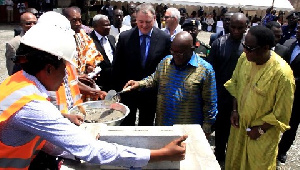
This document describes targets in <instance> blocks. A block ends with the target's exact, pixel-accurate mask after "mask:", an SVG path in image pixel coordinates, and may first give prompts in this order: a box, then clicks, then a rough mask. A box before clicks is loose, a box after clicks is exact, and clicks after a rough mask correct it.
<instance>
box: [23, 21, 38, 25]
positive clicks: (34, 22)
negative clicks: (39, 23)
mask: <svg viewBox="0 0 300 170" xmlns="http://www.w3.org/2000/svg"><path fill="white" fill-rule="evenodd" d="M35 24H36V21H31V22H25V23H24V25H35Z"/></svg>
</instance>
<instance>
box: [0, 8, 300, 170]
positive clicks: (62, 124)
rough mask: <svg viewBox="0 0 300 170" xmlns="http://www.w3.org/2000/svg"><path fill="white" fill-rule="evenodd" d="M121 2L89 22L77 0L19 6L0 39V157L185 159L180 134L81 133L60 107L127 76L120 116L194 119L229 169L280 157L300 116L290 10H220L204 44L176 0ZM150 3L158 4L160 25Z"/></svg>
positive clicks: (16, 162)
mask: <svg viewBox="0 0 300 170" xmlns="http://www.w3.org/2000/svg"><path fill="white" fill-rule="evenodd" d="M129 7H130V8H129V9H130V10H129V13H128V15H126V16H124V12H123V10H122V9H114V10H113V12H112V16H111V17H110V16H109V15H108V13H107V14H105V13H102V14H97V15H95V16H94V17H93V20H92V28H91V27H89V26H85V25H83V24H82V20H81V19H82V18H81V9H80V8H78V7H76V6H72V7H68V8H65V9H63V11H62V15H61V14H59V13H56V12H47V13H45V14H43V15H42V16H41V17H40V18H36V16H35V15H33V14H32V13H30V12H25V13H24V14H22V15H21V23H20V24H21V27H22V31H21V33H20V35H18V36H16V37H14V38H13V39H12V40H11V41H9V42H8V43H7V45H6V54H5V56H6V61H7V70H8V74H9V75H10V77H8V78H7V79H6V80H5V81H4V82H3V83H2V84H1V85H0V90H1V91H5V93H2V94H0V108H1V109H0V110H1V112H2V113H1V114H0V131H1V133H0V145H1V148H2V147H3V148H5V152H3V154H2V155H1V153H0V155H1V157H2V158H5V159H1V160H0V168H2V167H4V168H5V167H10V168H15V166H18V167H21V168H29V169H36V168H38V169H41V166H45V162H55V163H54V164H55V166H58V165H57V164H59V161H57V160H59V159H56V156H62V153H64V155H63V156H62V157H68V158H70V157H72V156H71V155H73V156H75V157H76V158H79V159H82V160H85V161H89V162H92V163H95V164H111V165H119V166H125V167H142V166H144V165H146V164H147V162H148V161H162V160H182V159H184V155H185V145H184V143H182V142H183V141H184V140H185V139H186V138H187V136H183V137H181V138H179V139H177V140H174V141H172V142H171V143H170V144H168V145H166V146H165V147H163V148H161V149H159V150H147V149H140V148H131V147H125V146H120V145H116V144H110V143H106V142H103V141H100V140H97V141H96V140H95V139H93V138H92V137H89V136H87V135H86V134H84V132H83V131H81V130H80V129H79V128H78V127H77V126H76V125H80V124H81V122H82V120H83V118H82V117H81V116H78V115H69V114H68V110H69V109H71V108H72V107H73V106H75V105H77V104H80V103H82V102H85V101H90V100H102V99H104V98H105V96H106V94H107V91H109V90H110V89H114V90H116V91H121V90H122V89H123V88H128V87H129V88H130V91H129V92H126V93H123V94H121V102H122V103H124V104H125V105H127V106H128V107H129V109H130V113H129V115H128V116H127V117H125V119H124V120H123V122H122V123H121V126H135V125H138V126H154V125H156V126H172V125H174V124H199V125H201V127H202V129H203V132H204V133H205V135H206V137H207V138H209V137H210V135H211V133H212V132H214V131H215V145H216V147H215V151H214V152H215V155H216V159H217V161H218V162H219V163H220V165H221V166H222V167H224V168H225V169H228V170H231V169H276V166H277V165H279V164H280V163H284V162H285V161H286V159H287V157H286V153H287V151H288V150H289V148H290V146H291V145H292V143H293V141H294V139H295V136H296V131H297V128H298V125H299V120H300V118H299V114H297V112H299V106H297V104H296V103H297V101H298V100H299V89H297V88H296V86H297V85H298V86H299V80H300V79H299V78H300V72H299V68H300V67H299V64H298V63H299V61H300V56H299V52H300V47H299V46H298V40H300V25H298V24H297V23H298V20H299V19H300V18H299V13H298V12H295V11H292V12H291V13H290V14H289V15H288V16H287V19H288V25H286V26H281V25H280V23H278V22H277V21H273V20H268V21H266V22H265V23H264V24H263V25H258V26H252V27H250V28H248V26H249V19H248V17H247V16H246V15H245V14H243V13H240V12H229V11H224V20H223V21H224V22H223V28H224V30H223V31H222V32H218V33H215V34H212V35H211V37H210V43H209V44H210V45H207V44H205V43H203V42H202V41H201V40H199V39H198V37H197V35H198V33H199V31H201V27H200V25H201V22H199V21H198V20H197V19H196V18H195V17H194V16H191V17H186V16H185V17H182V11H183V12H184V10H182V9H177V8H167V9H164V7H161V8H156V9H154V8H153V6H152V5H151V4H147V3H143V4H139V5H137V4H133V3H131V4H129ZM157 11H165V12H164V14H163V15H162V16H163V20H164V25H165V27H164V28H161V29H160V27H159V25H161V24H162V23H159V22H157V20H156V18H157ZM200 12H201V11H200ZM202 12H203V11H202ZM158 17H160V16H158ZM182 18H183V19H182ZM208 26H209V24H208ZM293 103H294V104H293ZM137 110H138V112H139V116H138V119H137V116H136V114H137ZM65 118H68V119H65ZM74 129H75V130H74ZM285 131H286V132H285ZM280 133H283V136H282V138H281V139H280ZM57 148H59V149H57ZM78 148H80V149H78ZM38 150H42V151H40V153H39V154H37V155H35V154H36V151H38ZM19 151H22V152H19ZM64 151H67V152H68V153H67V154H66V153H65V152H64ZM23 153H26V154H23ZM35 156H36V157H35ZM33 157H35V159H33V161H31V160H32V158H33ZM45 157H47V159H51V160H53V159H54V160H56V161H49V160H47V159H46V161H45ZM18 158H21V159H18ZM2 160H4V162H3V163H1V161H2ZM47 166H50V165H47Z"/></svg>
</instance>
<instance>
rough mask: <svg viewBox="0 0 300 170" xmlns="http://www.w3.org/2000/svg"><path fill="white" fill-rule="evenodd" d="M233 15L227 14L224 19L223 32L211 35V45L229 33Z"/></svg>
mask: <svg viewBox="0 0 300 170" xmlns="http://www.w3.org/2000/svg"><path fill="white" fill-rule="evenodd" d="M232 15H233V13H232V12H227V13H225V16H224V19H223V29H224V30H223V31H220V32H217V33H213V34H211V35H210V39H209V45H210V46H211V45H212V43H213V42H214V41H215V40H216V39H218V38H219V37H221V36H222V35H225V34H228V33H229V25H230V17H231V16H232Z"/></svg>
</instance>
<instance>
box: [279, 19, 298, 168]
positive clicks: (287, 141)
mask: <svg viewBox="0 0 300 170" xmlns="http://www.w3.org/2000/svg"><path fill="white" fill-rule="evenodd" d="M299 42H300V25H298V26H297V31H296V39H290V40H287V41H286V42H285V43H284V46H287V47H289V55H288V58H285V60H286V62H288V63H289V64H290V66H291V68H292V70H293V73H294V77H295V83H296V90H295V94H294V103H293V109H292V115H291V119H290V126H291V129H289V130H287V131H286V132H284V133H283V135H282V138H281V140H280V143H279V145H278V157H277V159H278V161H280V162H281V163H285V161H286V158H287V157H286V153H287V151H288V150H289V149H290V147H291V146H292V144H293V141H294V140H295V136H296V134H297V129H298V126H299V122H300V114H299V113H300V105H299V103H300V88H299V87H300V46H299Z"/></svg>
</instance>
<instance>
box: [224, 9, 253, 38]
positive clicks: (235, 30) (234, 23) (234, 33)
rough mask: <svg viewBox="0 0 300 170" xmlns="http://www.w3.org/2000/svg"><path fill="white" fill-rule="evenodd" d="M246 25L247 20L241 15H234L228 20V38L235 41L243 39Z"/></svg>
mask: <svg viewBox="0 0 300 170" xmlns="http://www.w3.org/2000/svg"><path fill="white" fill-rule="evenodd" d="M247 24H248V18H247V17H246V16H245V15H244V14H243V13H234V14H233V15H232V16H231V18H230V26H229V31H230V36H231V37H232V38H233V39H235V40H240V39H242V38H243V34H244V33H245V32H246V29H247Z"/></svg>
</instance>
